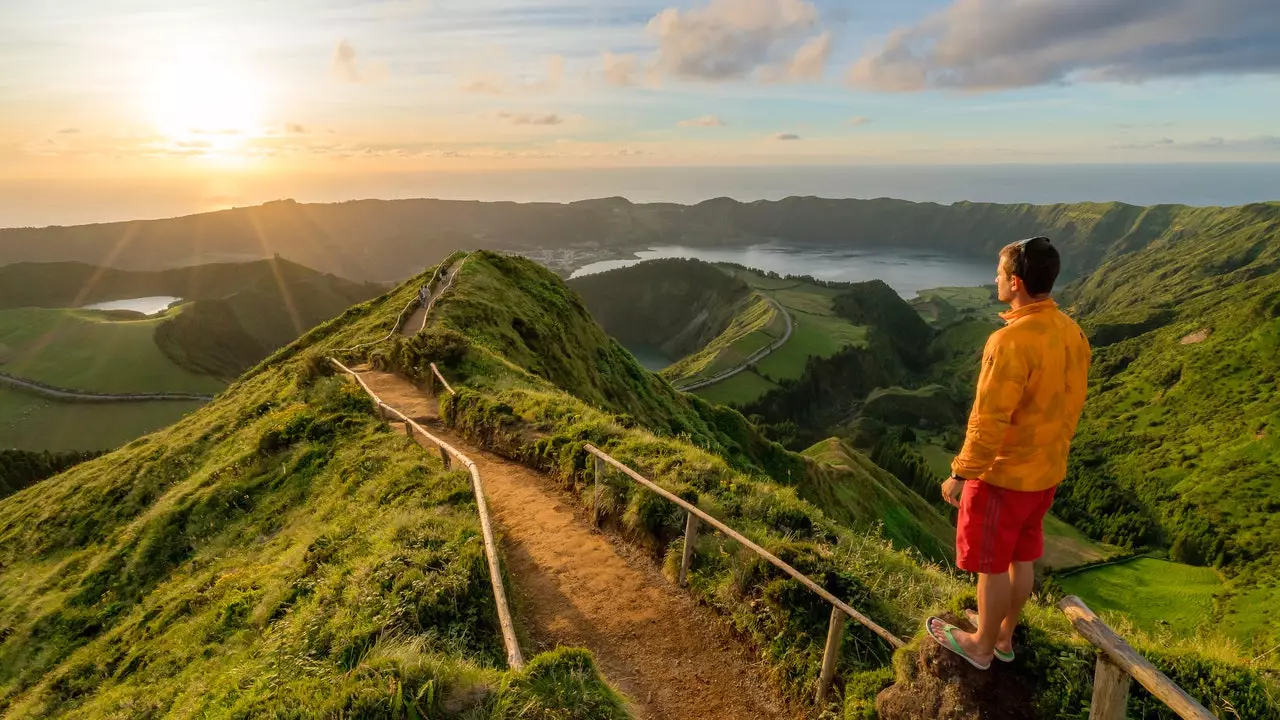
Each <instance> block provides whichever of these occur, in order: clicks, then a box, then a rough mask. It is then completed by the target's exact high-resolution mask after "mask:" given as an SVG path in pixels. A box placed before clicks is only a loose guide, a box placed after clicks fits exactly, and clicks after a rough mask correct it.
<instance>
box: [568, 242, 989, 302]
mask: <svg viewBox="0 0 1280 720" xmlns="http://www.w3.org/2000/svg"><path fill="white" fill-rule="evenodd" d="M659 258H697V259H698V260H705V261H706V262H731V263H737V264H739V265H745V266H747V267H751V268H758V269H760V270H772V271H773V272H776V273H778V274H779V275H784V276H785V275H811V276H813V277H815V278H818V279H819V280H830V281H833V282H863V281H866V280H876V279H879V280H883V281H885V282H886V283H888V285H889V287H891V288H893V289H894V290H896V291H898V294H899V295H901V296H902V297H904V298H907V299H910V298H913V297H915V296H916V294H917V293H918V292H920V291H921V290H926V289H928V288H935V287H976V286H979V285H991V284H993V283H995V275H996V259H995V258H994V257H993V258H991V261H990V262H984V261H981V260H975V259H973V258H971V257H966V256H958V255H947V254H944V253H938V252H936V251H918V250H912V251H902V250H897V249H893V248H879V249H872V248H856V249H854V248H850V249H847V250H846V249H839V248H795V247H789V246H786V245H780V244H774V243H766V244H760V245H750V246H746V247H737V248H728V247H725V248H691V247H683V246H679V245H664V246H660V247H651V248H649V249H648V250H641V251H640V252H638V253H636V254H635V257H634V258H629V259H626V260H603V261H601V262H595V263H591V264H590V265H585V266H583V267H580V268H578V269H577V270H575V271H573V274H572V275H570V277H575V278H576V277H582V276H583V275H593V274H595V273H600V272H605V271H606V270H616V269H617V268H623V267H628V266H631V265H635V264H636V263H639V262H644V261H645V260H656V259H659Z"/></svg>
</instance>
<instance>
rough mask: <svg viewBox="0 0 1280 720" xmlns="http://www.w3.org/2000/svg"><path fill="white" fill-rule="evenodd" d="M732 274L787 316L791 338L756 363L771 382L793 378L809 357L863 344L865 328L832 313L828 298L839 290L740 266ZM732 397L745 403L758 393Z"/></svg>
mask: <svg viewBox="0 0 1280 720" xmlns="http://www.w3.org/2000/svg"><path fill="white" fill-rule="evenodd" d="M733 273H734V274H735V275H736V276H737V277H739V278H742V279H743V280H745V281H746V282H747V284H748V285H750V286H752V287H754V288H756V289H757V290H759V291H760V292H764V293H766V294H767V295H769V296H770V297H772V298H773V299H774V300H775V301H777V302H778V304H779V305H782V307H783V308H785V309H786V310H787V312H788V313H789V314H790V315H791V321H792V324H793V327H792V330H791V339H789V340H788V341H787V342H786V343H784V344H783V345H782V346H781V347H779V348H778V349H776V350H774V351H773V352H771V353H769V355H768V356H766V357H765V358H764V359H762V360H761V361H760V362H759V363H758V364H757V366H756V367H757V369H758V371H759V373H760V374H761V375H762V376H764V377H766V378H769V379H770V380H772V381H773V382H780V381H783V380H797V379H799V378H800V377H801V376H803V375H804V370H805V365H806V363H808V361H809V358H810V357H819V358H827V357H831V356H832V355H834V354H836V353H837V352H839V351H840V350H841V349H842V348H845V347H847V346H850V345H855V346H859V347H863V346H865V344H866V341H867V329H866V328H865V327H862V326H859V325H854V324H852V323H850V322H849V321H847V320H845V319H843V318H840V317H838V316H837V315H836V314H835V310H834V309H833V307H832V299H833V298H834V297H835V296H837V295H839V294H840V293H841V292H842V291H841V290H838V289H834V288H827V287H822V286H821V285H815V284H814V283H810V282H806V281H803V280H794V279H791V280H778V279H775V278H770V277H767V276H765V275H762V274H760V273H758V272H756V271H753V270H747V269H744V268H733ZM733 397H734V398H736V401H737V402H738V403H739V404H747V403H750V402H751V401H753V400H755V399H756V398H757V397H759V395H755V396H747V395H746V394H736V395H734V396H733Z"/></svg>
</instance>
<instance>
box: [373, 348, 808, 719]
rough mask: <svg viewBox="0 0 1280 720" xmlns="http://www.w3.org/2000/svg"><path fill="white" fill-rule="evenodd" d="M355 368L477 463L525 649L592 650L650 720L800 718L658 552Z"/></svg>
mask: <svg viewBox="0 0 1280 720" xmlns="http://www.w3.org/2000/svg"><path fill="white" fill-rule="evenodd" d="M358 372H360V374H361V376H362V377H363V378H364V380H365V382H366V383H368V384H369V387H371V388H372V389H373V391H374V392H376V393H377V394H378V395H379V396H380V397H381V398H382V400H383V402H385V403H387V404H388V405H391V406H392V407H394V408H396V409H398V410H400V411H401V412H403V413H404V414H406V415H408V416H410V417H413V418H414V420H416V421H418V422H420V423H421V424H423V425H425V426H427V427H428V428H429V429H430V430H431V432H432V433H436V434H437V435H438V436H439V437H440V438H441V439H443V440H445V441H446V442H449V443H451V444H453V445H454V447H457V448H458V449H459V450H461V451H462V452H463V453H465V454H466V455H467V456H468V457H470V458H471V460H472V461H473V462H475V463H476V467H477V469H478V470H479V471H480V477H481V479H482V480H483V482H484V486H485V492H486V494H487V497H488V501H489V506H490V508H491V509H492V511H493V513H494V520H495V521H496V522H497V523H498V525H499V527H500V528H501V530H502V541H501V544H502V550H503V555H504V559H505V563H506V567H507V571H508V574H509V575H510V578H511V583H512V585H513V586H514V587H513V594H514V602H515V605H516V607H515V609H514V612H515V615H516V626H517V631H518V632H519V633H520V634H521V635H522V636H523V638H527V639H525V640H523V644H525V645H526V647H525V650H526V657H527V656H531V655H533V654H535V653H537V652H541V651H544V650H549V649H552V648H555V647H557V646H566V645H567V646H583V647H586V648H588V649H590V650H591V651H592V652H593V653H594V654H595V656H596V660H597V662H598V663H599V665H600V668H601V670H602V671H603V672H604V674H605V676H606V677H607V678H608V679H609V681H610V682H612V683H613V684H614V685H615V686H616V687H618V688H619V689H620V690H622V691H623V692H624V693H626V694H627V696H628V697H629V698H630V700H631V707H632V711H633V712H634V714H635V715H636V717H639V718H645V719H646V720H685V719H688V720H694V719H695V718H696V719H699V720H715V719H722V720H746V719H748V718H753V719H754V718H795V717H799V716H800V715H799V714H798V713H797V712H795V711H794V709H792V708H788V707H787V706H786V705H785V704H784V703H782V702H781V701H780V700H779V699H778V698H777V697H776V695H775V694H774V693H773V692H772V691H771V690H770V689H769V688H768V687H767V683H766V681H765V678H764V668H763V666H762V665H761V664H760V663H759V662H758V661H757V660H755V659H754V657H753V654H752V652H751V651H750V650H749V649H748V648H747V647H746V645H745V644H744V643H742V642H741V641H739V640H737V639H736V638H734V637H733V636H732V635H731V634H730V632H729V631H728V629H727V628H726V627H725V626H724V624H723V621H722V620H721V619H720V618H719V617H717V616H716V615H715V614H714V613H713V612H712V611H710V610H708V609H707V608H704V607H701V606H699V605H697V604H696V603H695V602H694V601H693V600H692V599H691V598H690V597H689V596H688V595H687V594H685V593H684V592H682V591H680V590H678V589H677V588H675V587H674V586H672V584H671V583H670V581H668V580H667V579H666V578H665V577H663V576H662V575H661V574H660V573H659V572H658V570H657V568H656V567H655V565H654V563H653V562H652V561H651V560H649V559H648V558H645V557H642V556H640V555H639V554H638V553H635V552H632V551H630V549H629V548H627V547H626V546H625V545H622V544H620V543H614V542H611V541H610V540H609V539H608V538H607V537H606V536H605V535H603V534H601V533H600V532H598V531H596V530H594V529H593V528H592V526H591V523H590V521H589V520H588V519H587V517H586V514H585V512H583V511H581V510H580V509H579V508H578V507H577V506H576V505H575V504H574V503H573V502H572V500H571V499H568V498H566V497H564V496H563V495H562V494H561V491H559V490H558V489H556V488H555V487H554V486H552V484H551V482H550V481H549V480H548V479H547V478H545V477H543V476H541V475H540V474H538V473H537V472H534V471H532V470H530V469H528V468H525V467H524V466H522V465H519V464H517V463H513V462H510V461H507V460H505V459H503V458H501V457H498V456H496V455H494V454H492V453H489V452H486V451H484V450H481V449H480V448H477V447H475V446H474V445H472V444H471V443H469V442H467V441H465V440H463V439H462V438H460V437H458V436H456V435H454V434H452V433H451V432H449V431H447V430H445V429H444V428H443V427H441V426H440V425H439V419H438V415H437V405H436V403H435V400H434V398H430V397H428V396H426V394H425V393H423V392H422V391H421V390H419V389H418V388H416V387H414V386H413V385H412V384H411V383H410V382H409V381H407V380H405V379H403V378H401V377H399V376H397V375H393V374H390V373H384V372H378V371H373V370H368V369H365V368H359V369H358ZM422 442H427V441H425V440H422ZM431 449H434V447H432V448H431Z"/></svg>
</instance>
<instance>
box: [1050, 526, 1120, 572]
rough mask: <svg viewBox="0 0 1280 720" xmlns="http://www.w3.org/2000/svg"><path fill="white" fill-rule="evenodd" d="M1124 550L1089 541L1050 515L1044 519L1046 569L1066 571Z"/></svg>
mask: <svg viewBox="0 0 1280 720" xmlns="http://www.w3.org/2000/svg"><path fill="white" fill-rule="evenodd" d="M1122 552H1123V550H1122V549H1121V548H1118V547H1114V546H1111V545H1106V544H1103V543H1099V542H1096V541H1094V540H1091V539H1089V537H1088V536H1087V535H1085V534H1084V533H1082V532H1080V531H1079V530H1077V529H1075V528H1074V527H1072V526H1071V525H1070V524H1069V523H1066V522H1064V521H1063V520H1061V519H1060V518H1058V517H1057V516H1056V515H1053V514H1052V513H1050V514H1049V515H1047V516H1045V519H1044V557H1043V558H1042V560H1041V562H1042V563H1043V564H1044V566H1045V567H1048V568H1053V569H1055V570H1064V569H1066V568H1070V567H1074V566H1076V565H1083V564H1085V563H1088V562H1094V561H1095V560H1102V559H1105V558H1108V557H1112V556H1114V555H1119V554H1120V553H1122Z"/></svg>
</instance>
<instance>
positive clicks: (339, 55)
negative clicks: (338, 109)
mask: <svg viewBox="0 0 1280 720" xmlns="http://www.w3.org/2000/svg"><path fill="white" fill-rule="evenodd" d="M330 71H331V72H332V73H333V75H334V76H335V77H337V78H338V79H339V80H342V81H343V82H349V83H374V82H379V81H381V80H383V79H384V78H386V75H387V66H386V65H384V64H382V63H364V64H361V63H360V62H358V61H357V60H356V49H355V47H354V46H353V45H352V44H351V43H349V42H347V41H346V40H342V41H340V42H339V43H338V46H337V47H336V48H334V50H333V62H332V64H331V66H330Z"/></svg>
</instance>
